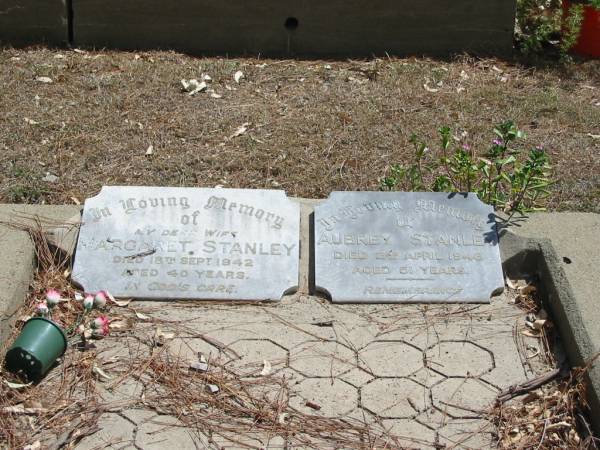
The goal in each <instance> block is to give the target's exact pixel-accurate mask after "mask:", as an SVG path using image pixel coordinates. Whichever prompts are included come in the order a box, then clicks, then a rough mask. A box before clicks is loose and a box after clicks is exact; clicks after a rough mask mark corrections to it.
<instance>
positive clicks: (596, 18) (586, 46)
mask: <svg viewBox="0 0 600 450" xmlns="http://www.w3.org/2000/svg"><path fill="white" fill-rule="evenodd" d="M572 4H573V3H572V2H571V1H569V0H563V14H564V15H563V17H567V15H568V13H569V8H570V7H571V5H572ZM571 51H573V52H575V53H578V54H580V55H584V56H591V57H593V58H600V11H598V10H597V9H596V8H594V7H592V6H590V5H584V7H583V23H582V24H581V33H580V34H579V39H578V40H577V44H575V46H574V47H573V48H572V49H571Z"/></svg>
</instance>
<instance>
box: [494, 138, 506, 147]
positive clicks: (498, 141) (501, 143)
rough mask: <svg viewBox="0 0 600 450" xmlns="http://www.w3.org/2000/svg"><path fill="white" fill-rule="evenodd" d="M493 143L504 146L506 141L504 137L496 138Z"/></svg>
mask: <svg viewBox="0 0 600 450" xmlns="http://www.w3.org/2000/svg"><path fill="white" fill-rule="evenodd" d="M493 144H494V145H498V146H503V145H504V141H503V140H502V139H494V141H493Z"/></svg>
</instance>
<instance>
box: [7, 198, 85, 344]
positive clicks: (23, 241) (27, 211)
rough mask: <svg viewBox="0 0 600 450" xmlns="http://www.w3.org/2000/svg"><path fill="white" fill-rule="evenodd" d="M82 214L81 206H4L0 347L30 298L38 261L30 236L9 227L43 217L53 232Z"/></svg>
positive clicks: (42, 220) (42, 222)
mask: <svg viewBox="0 0 600 450" xmlns="http://www.w3.org/2000/svg"><path fill="white" fill-rule="evenodd" d="M78 210H79V207H78V206H45V205H2V204H0V255H2V258H1V259H0V344H1V343H2V342H3V341H4V339H6V338H7V336H8V334H9V331H10V327H11V324H12V322H13V320H14V319H15V317H14V314H15V311H16V310H17V309H18V308H19V306H21V304H22V303H23V300H24V299H25V297H26V295H27V291H28V289H29V283H30V282H31V279H32V277H33V268H34V259H35V258H34V256H35V255H34V248H33V244H32V242H31V240H30V238H29V235H28V234H27V233H26V232H24V231H20V230H17V229H15V228H13V227H11V226H9V225H7V224H6V223H13V222H20V223H27V222H29V223H31V221H32V218H33V217H34V216H39V220H40V223H41V224H42V225H43V226H45V227H47V228H48V229H49V228H54V227H56V226H57V225H58V224H60V223H62V222H63V221H65V220H67V219H69V218H70V217H72V216H73V215H76V214H77V212H78ZM71 238H72V235H71Z"/></svg>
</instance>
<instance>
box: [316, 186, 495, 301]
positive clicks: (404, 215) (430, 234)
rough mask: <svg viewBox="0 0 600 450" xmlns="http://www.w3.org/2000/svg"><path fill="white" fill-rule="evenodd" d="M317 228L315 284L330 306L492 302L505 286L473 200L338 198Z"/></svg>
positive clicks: (491, 230)
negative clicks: (353, 303)
mask: <svg viewBox="0 0 600 450" xmlns="http://www.w3.org/2000/svg"><path fill="white" fill-rule="evenodd" d="M314 223H315V234H314V235H315V237H314V250H315V285H316V288H317V290H320V291H323V292H326V293H327V294H328V295H329V296H330V297H331V299H332V301H333V302H340V303H341V302H364V303H401V302H453V303H454V302H489V300H490V297H491V295H492V294H493V293H495V292H498V291H500V290H501V289H502V288H503V286H504V281H503V276H502V266H501V261H500V252H499V248H498V236H497V233H496V222H495V218H494V214H493V209H492V207H491V206H488V205H486V204H484V203H482V202H481V201H480V200H479V199H478V198H477V196H476V195H475V194H471V193H469V194H447V193H434V192H426V193H422V192H421V193H419V192H333V193H332V194H331V195H330V197H329V198H328V199H327V200H326V201H325V202H324V203H322V204H321V205H319V206H317V207H316V208H315V215H314Z"/></svg>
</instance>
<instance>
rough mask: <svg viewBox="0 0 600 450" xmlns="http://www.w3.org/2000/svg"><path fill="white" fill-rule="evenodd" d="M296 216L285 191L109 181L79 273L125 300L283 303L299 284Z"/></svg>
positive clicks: (87, 215)
mask: <svg viewBox="0 0 600 450" xmlns="http://www.w3.org/2000/svg"><path fill="white" fill-rule="evenodd" d="M299 220H300V212H299V206H298V204H297V203H294V202H292V201H290V200H289V199H288V198H287V197H286V195H285V193H284V192H283V191H275V190H247V189H208V188H168V187H126V186H110V187H104V188H103V189H102V190H101V192H100V193H99V194H98V195H97V196H96V197H93V198H90V199H88V200H87V201H86V202H85V207H84V211H83V218H82V225H81V230H80V233H79V240H78V243H77V250H76V254H75V263H74V267H73V276H72V278H73V280H74V281H76V282H77V283H79V284H81V285H82V286H83V288H84V289H85V290H86V291H98V290H102V289H106V290H108V291H110V292H111V294H113V295H115V296H120V297H133V298H148V299H152V298H157V299H164V298H181V299H215V300H253V301H260V300H279V299H280V298H281V296H282V295H283V294H284V293H286V292H288V291H292V290H294V289H295V288H296V287H297V285H298V260H299Z"/></svg>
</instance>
